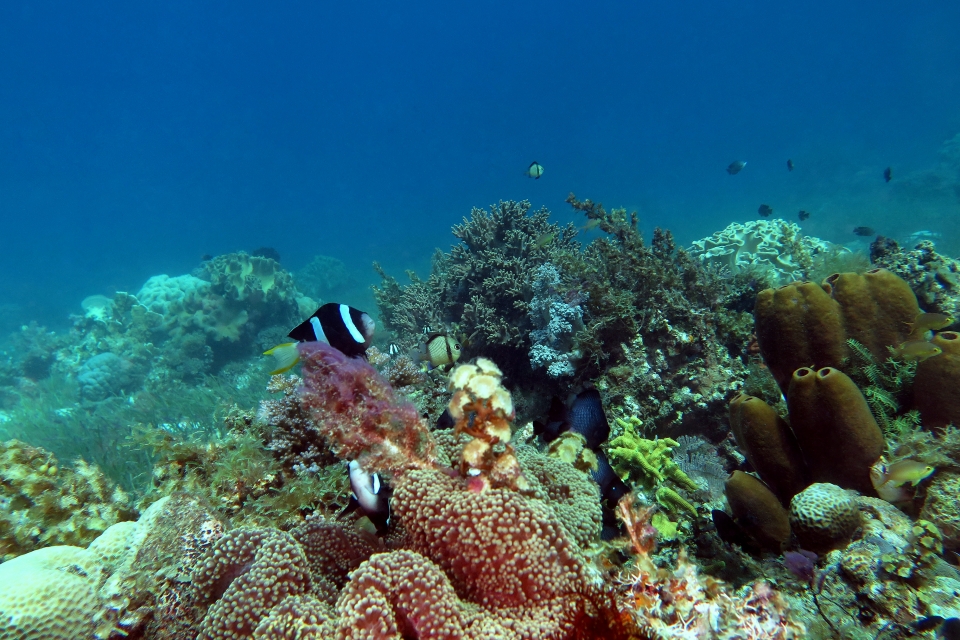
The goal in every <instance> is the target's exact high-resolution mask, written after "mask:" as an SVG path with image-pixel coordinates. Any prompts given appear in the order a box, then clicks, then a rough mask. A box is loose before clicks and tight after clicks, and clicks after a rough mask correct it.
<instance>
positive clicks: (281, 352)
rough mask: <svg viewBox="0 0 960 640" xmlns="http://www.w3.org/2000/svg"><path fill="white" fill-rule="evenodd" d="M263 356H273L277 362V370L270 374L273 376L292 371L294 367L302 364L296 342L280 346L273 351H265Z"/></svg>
mask: <svg viewBox="0 0 960 640" xmlns="http://www.w3.org/2000/svg"><path fill="white" fill-rule="evenodd" d="M263 355H265V356H273V358H274V359H275V360H276V364H277V368H276V369H274V370H273V371H271V372H270V375H272V376H275V375H277V374H278V373H284V372H286V371H290V369H293V367H294V366H295V365H296V364H297V363H298V362H300V352H299V351H297V343H296V342H284V343H283V344H278V345H277V346H275V347H274V348H273V349H267V350H266V351H264V352H263Z"/></svg>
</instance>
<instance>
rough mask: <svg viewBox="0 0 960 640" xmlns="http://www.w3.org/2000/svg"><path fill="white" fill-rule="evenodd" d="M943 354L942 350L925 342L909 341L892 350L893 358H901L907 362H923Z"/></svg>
mask: <svg viewBox="0 0 960 640" xmlns="http://www.w3.org/2000/svg"><path fill="white" fill-rule="evenodd" d="M941 353H943V349H941V348H940V347H938V346H937V345H935V344H933V343H930V342H927V341H926V340H911V341H910V342H904V343H903V344H902V345H900V346H899V347H897V348H896V349H894V350H893V354H894V355H895V356H899V357H900V358H903V359H904V360H906V361H907V362H923V361H924V360H926V359H927V358H932V357H934V356H938V355H940V354H941Z"/></svg>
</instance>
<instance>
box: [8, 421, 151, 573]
mask: <svg viewBox="0 0 960 640" xmlns="http://www.w3.org/2000/svg"><path fill="white" fill-rule="evenodd" d="M72 467H73V468H70V467H64V466H62V465H60V464H59V463H58V462H57V459H56V458H54V456H53V455H52V454H51V453H49V452H47V451H44V450H43V449H40V448H37V447H31V446H29V445H26V444H24V443H22V442H19V441H17V440H10V441H8V442H4V443H0V560H9V559H11V558H14V557H16V556H18V555H21V554H24V553H27V552H29V551H32V550H34V549H39V548H41V547H48V546H52V545H76V546H85V545H87V544H89V543H90V542H91V541H92V540H93V539H94V538H96V537H97V536H98V535H100V534H101V533H103V532H104V531H105V530H106V529H107V527H109V526H110V525H112V524H114V523H116V522H121V521H124V520H132V519H134V518H135V517H136V515H137V512H136V510H135V509H134V508H133V505H132V503H131V500H130V497H129V496H128V495H127V494H126V493H125V492H124V491H123V490H122V489H120V488H119V487H118V486H116V485H115V484H114V483H113V482H111V481H110V480H108V479H107V478H106V476H104V475H103V473H102V472H101V471H100V470H99V469H98V468H97V467H95V466H93V465H88V464H87V463H85V462H84V461H83V460H77V461H76V462H75V463H74V464H73V465H72Z"/></svg>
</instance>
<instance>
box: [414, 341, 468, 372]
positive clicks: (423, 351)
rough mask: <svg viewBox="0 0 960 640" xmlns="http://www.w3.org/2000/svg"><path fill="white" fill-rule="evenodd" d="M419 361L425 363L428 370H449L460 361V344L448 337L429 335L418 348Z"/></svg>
mask: <svg viewBox="0 0 960 640" xmlns="http://www.w3.org/2000/svg"><path fill="white" fill-rule="evenodd" d="M419 356H420V360H421V361H426V362H427V363H428V364H429V365H430V368H432V369H436V368H439V367H445V368H448V369H449V368H450V367H452V366H453V365H454V364H456V363H457V360H459V359H460V343H459V342H457V341H456V340H454V339H453V338H451V337H450V336H448V335H445V334H442V333H431V334H430V335H428V336H427V340H426V342H424V343H423V344H422V345H421V346H420V354H419Z"/></svg>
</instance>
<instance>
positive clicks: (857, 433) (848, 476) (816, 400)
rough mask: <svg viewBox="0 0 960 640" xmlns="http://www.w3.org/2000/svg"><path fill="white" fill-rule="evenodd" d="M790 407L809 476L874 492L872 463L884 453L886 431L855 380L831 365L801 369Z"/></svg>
mask: <svg viewBox="0 0 960 640" xmlns="http://www.w3.org/2000/svg"><path fill="white" fill-rule="evenodd" d="M787 406H788V407H789V409H790V427H791V428H792V429H793V433H794V435H795V436H796V437H797V443H798V444H799V445H800V450H801V451H802V452H803V458H804V460H805V461H806V463H807V469H808V470H809V471H810V479H811V480H813V481H814V482H830V483H832V484H835V485H837V486H840V487H843V488H844V489H853V490H855V491H859V492H860V493H862V494H864V495H868V496H875V495H876V491H874V489H873V484H872V483H871V482H870V467H871V466H873V464H874V463H875V462H876V461H877V459H878V458H879V457H880V454H881V453H883V447H884V441H883V433H882V432H881V431H880V427H879V426H877V421H876V420H874V418H873V414H872V413H870V408H869V407H868V406H867V401H866V399H864V397H863V394H862V393H860V389H858V388H857V385H856V384H854V382H853V380H851V379H850V378H849V377H847V376H846V375H845V374H844V373H842V372H841V371H838V370H837V369H834V368H832V367H824V368H823V369H820V370H819V371H816V372H815V371H813V369H809V368H806V367H803V368H800V369H797V370H796V371H795V372H794V373H793V377H792V379H791V381H790V389H789V392H788V394H787Z"/></svg>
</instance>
